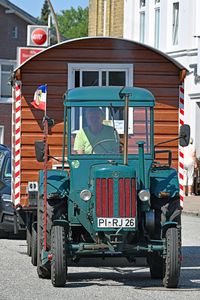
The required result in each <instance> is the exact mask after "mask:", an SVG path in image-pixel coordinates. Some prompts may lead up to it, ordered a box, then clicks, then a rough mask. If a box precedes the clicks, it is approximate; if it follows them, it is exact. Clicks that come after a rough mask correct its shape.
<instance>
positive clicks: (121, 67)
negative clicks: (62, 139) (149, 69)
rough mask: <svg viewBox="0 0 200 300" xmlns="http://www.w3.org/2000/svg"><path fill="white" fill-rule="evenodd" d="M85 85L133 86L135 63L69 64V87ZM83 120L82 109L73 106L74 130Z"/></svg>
mask: <svg viewBox="0 0 200 300" xmlns="http://www.w3.org/2000/svg"><path fill="white" fill-rule="evenodd" d="M83 86H133V65H132V64H73V63H72V64H69V65H68V89H70V88H74V87H83ZM75 115H76V117H75ZM82 120H83V115H82V109H79V108H73V110H72V128H73V131H74V132H76V131H77V130H78V129H79V128H80V127H81V126H82Z"/></svg>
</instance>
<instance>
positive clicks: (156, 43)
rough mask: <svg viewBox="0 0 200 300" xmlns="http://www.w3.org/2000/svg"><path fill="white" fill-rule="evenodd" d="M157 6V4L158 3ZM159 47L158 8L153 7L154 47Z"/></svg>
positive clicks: (157, 6)
mask: <svg viewBox="0 0 200 300" xmlns="http://www.w3.org/2000/svg"><path fill="white" fill-rule="evenodd" d="M158 4H159V3H158ZM159 46H160V6H159V5H156V6H155V25H154V47H155V48H157V49H159Z"/></svg>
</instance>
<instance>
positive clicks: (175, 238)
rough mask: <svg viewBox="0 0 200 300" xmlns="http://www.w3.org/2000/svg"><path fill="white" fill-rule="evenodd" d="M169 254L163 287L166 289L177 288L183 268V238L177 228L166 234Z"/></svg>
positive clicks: (169, 230) (167, 255)
mask: <svg viewBox="0 0 200 300" xmlns="http://www.w3.org/2000/svg"><path fill="white" fill-rule="evenodd" d="M166 247H167V254H166V259H165V266H164V268H165V274H164V278H163V285H164V286H165V287H166V288H176V287H177V285H178V281H179V276H180V268H181V236H180V230H179V229H178V228H176V227H172V228H168V229H167V232H166Z"/></svg>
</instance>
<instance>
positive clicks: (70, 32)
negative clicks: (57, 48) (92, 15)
mask: <svg viewBox="0 0 200 300" xmlns="http://www.w3.org/2000/svg"><path fill="white" fill-rule="evenodd" d="M57 18H58V24H59V30H60V33H61V35H63V36H64V37H65V38H66V39H71V38H78V37H83V36H88V7H86V8H82V7H80V6H78V8H77V10H76V9H74V8H73V7H71V8H70V9H68V10H62V11H61V14H58V15H57Z"/></svg>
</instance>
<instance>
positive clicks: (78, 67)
mask: <svg viewBox="0 0 200 300" xmlns="http://www.w3.org/2000/svg"><path fill="white" fill-rule="evenodd" d="M75 71H81V72H83V71H98V72H99V75H100V76H99V86H102V76H101V74H102V72H109V71H112V72H115V71H116V72H117V71H118V72H120V71H124V72H126V83H125V84H126V86H133V64H93V63H91V64H85V63H80V64H77V63H69V64H68V89H72V88H74V87H75V81H74V78H75Z"/></svg>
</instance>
